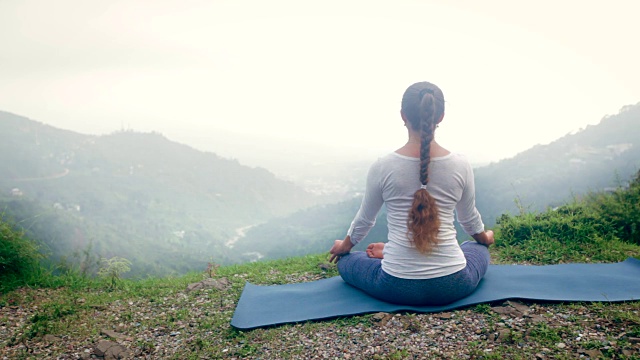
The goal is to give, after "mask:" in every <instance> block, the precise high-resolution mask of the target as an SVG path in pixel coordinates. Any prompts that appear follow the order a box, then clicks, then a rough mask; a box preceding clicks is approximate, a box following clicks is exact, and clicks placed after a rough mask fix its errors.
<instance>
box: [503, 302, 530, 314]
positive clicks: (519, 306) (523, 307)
mask: <svg viewBox="0 0 640 360" xmlns="http://www.w3.org/2000/svg"><path fill="white" fill-rule="evenodd" d="M506 304H507V305H509V306H511V307H512V308H514V309H516V310H518V312H520V313H522V314H523V315H525V314H528V313H529V312H530V311H531V309H530V308H529V307H528V306H527V305H525V304H523V303H519V302H515V301H507V302H506Z"/></svg>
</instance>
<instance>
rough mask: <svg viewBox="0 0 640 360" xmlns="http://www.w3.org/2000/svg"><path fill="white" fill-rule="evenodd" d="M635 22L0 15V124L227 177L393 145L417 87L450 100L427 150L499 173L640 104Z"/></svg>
mask: <svg viewBox="0 0 640 360" xmlns="http://www.w3.org/2000/svg"><path fill="white" fill-rule="evenodd" d="M638 14H640V2H639V1H636V0H627V1H622V0H607V1H595V0H594V1H589V0H586V1H574V0H570V1H569V0H565V1H557V0H541V1H535V2H534V1H527V2H524V1H512V0H504V1H501V0H483V1H472V0H452V1H426V0H425V1H411V0H396V1H390V0H389V1H374V0H369V1H347V0H323V1H304V0H291V1H283V0H270V1H264V0H262V1H261V0H229V1H227V0H224V1H220V0H207V1H190V0H175V1H174V0H150V1H133V0H127V1H112V0H110V1H88V0H77V1H71V0H56V1H48V0H41V1H22V0H0V110H4V111H9V112H13V113H16V114H19V115H23V116H26V117H29V118H32V119H35V120H38V121H41V122H44V123H47V124H50V125H53V126H56V127H60V128H64V129H70V130H74V131H78V132H82V133H92V134H103V133H110V132H113V131H115V130H118V129H121V128H122V127H125V128H132V129H134V130H138V131H157V132H161V133H163V134H164V135H166V136H167V137H169V138H170V139H173V140H177V141H180V142H184V143H189V144H191V145H194V146H197V147H200V148H203V149H205V150H210V151H214V152H217V153H219V154H221V155H223V156H231V157H237V158H239V159H240V160H241V162H242V161H243V157H242V156H245V155H242V154H246V153H247V151H249V152H254V153H256V154H258V153H260V154H262V155H264V156H273V157H281V158H285V157H289V156H294V155H296V154H297V155H300V154H304V155H305V156H307V155H308V156H309V158H311V157H313V156H315V157H316V158H322V156H329V155H328V153H329V152H327V151H326V149H325V150H322V146H329V147H333V148H344V147H349V148H350V150H348V151H346V150H345V151H346V152H348V153H349V154H352V153H354V152H355V151H360V152H362V153H367V154H370V153H379V152H380V153H382V152H385V151H389V150H393V149H394V148H397V147H399V146H401V145H402V144H403V143H404V141H405V136H406V133H405V128H404V127H403V126H402V122H401V120H400V117H399V107H400V98H401V96H402V92H403V91H404V89H405V88H406V87H407V86H408V85H410V84H411V83H413V82H416V81H422V80H427V81H431V82H434V83H436V84H438V85H439V86H440V87H441V88H442V89H443V91H444V93H445V98H446V100H447V112H446V116H445V121H444V122H443V124H442V125H441V127H440V129H439V130H438V132H437V134H436V136H437V138H438V139H439V141H440V142H441V143H442V144H443V145H444V146H445V147H448V148H450V149H451V150H455V151H459V152H463V153H466V154H467V155H468V156H469V157H470V158H471V160H472V161H475V162H481V161H490V160H499V159H501V158H505V157H510V156H513V155H515V154H516V153H518V152H520V151H523V150H526V149H527V148H529V147H531V146H533V145H535V144H538V143H548V142H550V141H552V140H555V139H557V138H559V137H561V136H563V135H565V134H566V133H568V132H570V131H573V130H576V129H579V128H581V127H584V126H586V125H587V124H595V123H598V122H599V121H600V119H601V118H602V117H603V116H605V115H607V114H615V113H617V112H618V110H619V109H620V108H621V107H622V106H624V105H628V104H635V103H637V102H639V101H640V68H639V65H638V64H640V50H639V49H640V47H639V46H638V35H640V21H638V20H637V16H638ZM292 141H295V142H292ZM312 149H317V150H312ZM242 151H244V153H242ZM313 151H318V152H319V153H314V154H310V153H309V154H307V152H313ZM312 155H313V156H312ZM247 162H250V160H249V159H248V158H247Z"/></svg>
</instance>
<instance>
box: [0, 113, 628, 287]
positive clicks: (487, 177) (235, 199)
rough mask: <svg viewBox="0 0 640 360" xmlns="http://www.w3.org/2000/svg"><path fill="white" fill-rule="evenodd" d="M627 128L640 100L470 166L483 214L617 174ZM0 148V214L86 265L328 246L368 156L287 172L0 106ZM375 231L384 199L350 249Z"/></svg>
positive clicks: (213, 259) (150, 271) (181, 263)
mask: <svg viewBox="0 0 640 360" xmlns="http://www.w3.org/2000/svg"><path fill="white" fill-rule="evenodd" d="M637 134H640V104H636V105H632V106H626V107H624V108H623V109H621V111H620V112H619V113H618V114H616V115H613V116H608V117H605V118H603V119H602V121H601V122H600V123H599V124H598V125H593V126H588V127H587V128H585V129H583V130H581V131H579V132H577V133H575V134H569V135H566V136H564V137H562V138H560V139H557V140H556V141H554V142H552V143H550V144H548V145H538V146H535V147H533V148H531V149H529V150H527V151H524V152H522V153H520V154H518V155H517V156H515V157H513V158H510V159H506V160H502V161H499V162H495V163H491V164H489V165H485V166H480V167H477V168H475V169H474V171H475V177H476V194H477V206H478V209H479V210H480V212H481V214H482V215H483V219H484V221H485V224H486V226H487V227H491V226H493V225H495V223H496V221H497V219H498V218H499V217H500V215H501V214H505V213H507V214H517V213H519V212H521V211H541V210H544V209H547V208H550V207H551V208H553V207H556V206H559V205H562V204H564V203H567V202H571V201H572V200H573V199H576V198H580V197H581V196H582V195H584V194H586V193H588V192H590V191H602V190H605V191H606V190H607V189H610V188H611V189H612V188H616V187H624V186H626V184H627V183H628V181H629V180H630V179H631V177H632V176H633V174H635V173H636V172H637V171H638V169H639V168H640V137H639V136H638V135H637ZM505 136H516V137H517V136H527V135H526V134H509V135H505ZM0 149H1V151H0V169H1V171H0V209H1V211H0V214H1V216H2V217H3V218H4V219H9V220H11V221H12V222H13V223H16V224H18V226H20V227H21V229H22V230H23V231H24V232H25V233H26V235H27V236H28V237H30V238H32V239H34V240H36V241H37V242H38V243H39V244H40V246H41V251H43V252H44V253H45V254H48V255H49V256H48V259H49V261H50V262H51V265H52V266H55V267H57V268H59V269H60V270H64V268H65V267H69V266H80V267H81V268H82V269H83V271H86V272H88V273H92V272H95V271H96V269H97V266H98V262H99V260H100V259H101V258H107V259H108V258H112V257H122V258H126V259H128V260H129V261H131V263H132V265H131V269H132V271H131V272H130V273H129V276H141V277H144V276H148V275H171V274H176V275H177V274H183V273H186V272H188V271H201V270H203V269H206V268H207V266H209V264H221V265H227V264H233V263H241V262H249V261H260V260H267V259H276V258H285V257H291V256H298V255H303V254H316V253H323V252H326V251H328V249H329V247H330V246H331V244H332V242H333V240H334V239H341V238H343V237H344V235H345V232H346V230H347V229H348V227H349V224H350V222H351V220H352V218H353V216H354V215H355V213H356V212H357V210H358V207H359V205H360V199H361V193H362V191H363V189H364V180H365V176H366V172H367V168H368V165H369V164H370V162H372V161H373V160H374V159H371V161H369V162H367V161H357V162H356V161H354V162H351V163H348V162H344V163H335V164H329V165H328V164H324V165H322V168H315V169H314V168H313V167H312V166H311V165H309V166H305V167H301V169H300V174H299V175H300V176H298V177H297V179H296V181H295V182H294V181H291V180H283V179H281V178H278V177H277V176H275V175H274V174H273V173H271V172H270V171H268V170H267V169H264V168H259V167H256V168H252V167H248V166H244V165H242V164H240V163H239V162H238V161H236V160H232V159H227V158H223V157H220V156H218V155H216V154H213V153H210V152H202V151H198V150H196V149H194V148H191V147H189V146H186V145H183V144H179V143H176V142H172V141H170V140H168V139H167V138H165V137H164V136H162V135H161V134H158V133H138V132H133V131H119V132H115V133H112V134H109V135H102V136H91V135H83V134H79V133H75V132H71V131H66V130H61V129H57V128H54V127H51V126H47V125H44V124H42V123H39V122H37V121H33V120H30V119H27V118H24V117H22V116H18V115H14V114H10V113H6V112H0ZM459 233H460V234H463V233H462V232H459ZM385 237H386V219H385V214H384V211H383V212H382V213H381V214H380V215H379V217H378V221H377V223H376V226H375V227H374V228H373V230H372V231H371V233H370V234H369V236H368V237H367V239H366V242H365V243H363V244H359V245H358V247H356V250H361V249H363V248H364V247H365V246H366V245H367V244H368V243H370V242H376V241H384V239H385ZM460 240H464V237H463V235H461V237H460Z"/></svg>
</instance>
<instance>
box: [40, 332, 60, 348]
mask: <svg viewBox="0 0 640 360" xmlns="http://www.w3.org/2000/svg"><path fill="white" fill-rule="evenodd" d="M42 340H43V341H44V342H46V343H47V344H49V345H51V344H54V343H58V342H60V341H61V340H62V339H60V338H59V337H57V336H53V335H49V334H47V335H45V336H44V337H43V338H42Z"/></svg>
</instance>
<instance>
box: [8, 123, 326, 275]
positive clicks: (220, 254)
mask: <svg viewBox="0 0 640 360" xmlns="http://www.w3.org/2000/svg"><path fill="white" fill-rule="evenodd" d="M314 201H316V199H315V198H314V196H312V195H311V194H308V193H307V192H305V191H303V190H302V189H301V188H299V187H297V186H295V185H294V184H293V183H290V182H287V181H283V180H280V179H277V178H276V177H275V176H274V175H273V174H272V173H270V172H268V171H267V170H265V169H261V168H249V167H246V166H243V165H240V164H239V163H238V162H237V161H235V160H229V159H224V158H221V157H219V156H217V155H215V154H213V153H206V152H201V151H198V150H195V149H193V148H191V147H189V146H186V145H182V144H178V143H175V142H172V141H169V140H168V139H166V138H165V137H164V136H162V135H160V134H157V133H137V132H131V131H123V132H116V133H113V134H110V135H103V136H92V135H82V134H78V133H75V132H72V131H67V130H61V129H57V128H54V127H51V126H48V125H44V124H42V123H39V122H37V121H33V120H30V119H27V118H24V117H21V116H18V115H14V114H10V113H7V112H0V209H2V212H3V213H4V215H5V216H9V217H12V218H14V219H16V220H17V221H19V222H21V223H22V224H23V225H25V228H26V229H27V232H28V234H29V235H30V236H31V237H33V238H35V239H37V240H41V241H43V242H44V243H45V244H46V246H47V247H48V248H49V249H50V250H51V251H52V253H53V255H54V259H58V258H61V257H64V256H69V255H71V254H72V253H73V252H74V251H76V252H78V253H82V251H83V250H84V249H87V248H88V247H89V246H92V249H91V251H92V252H94V253H95V254H96V255H99V256H105V257H110V256H122V257H127V258H129V259H130V260H132V261H133V266H134V271H135V272H137V273H139V274H143V273H156V274H157V273H171V272H177V273H183V272H185V271H186V270H189V269H195V268H197V267H198V266H204V267H206V263H207V261H209V260H212V259H214V258H215V261H216V262H218V263H229V262H231V261H233V260H232V258H233V255H232V254H231V253H230V252H229V249H228V248H226V247H225V246H224V242H225V241H227V239H228V238H229V237H232V236H233V234H234V232H235V229H236V228H238V227H241V226H246V225H247V224H255V223H259V222H263V221H266V220H268V219H270V218H272V217H274V216H282V215H286V214H289V213H291V212H293V211H295V210H298V209H302V208H304V207H307V206H309V205H311V204H313V202H314Z"/></svg>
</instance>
